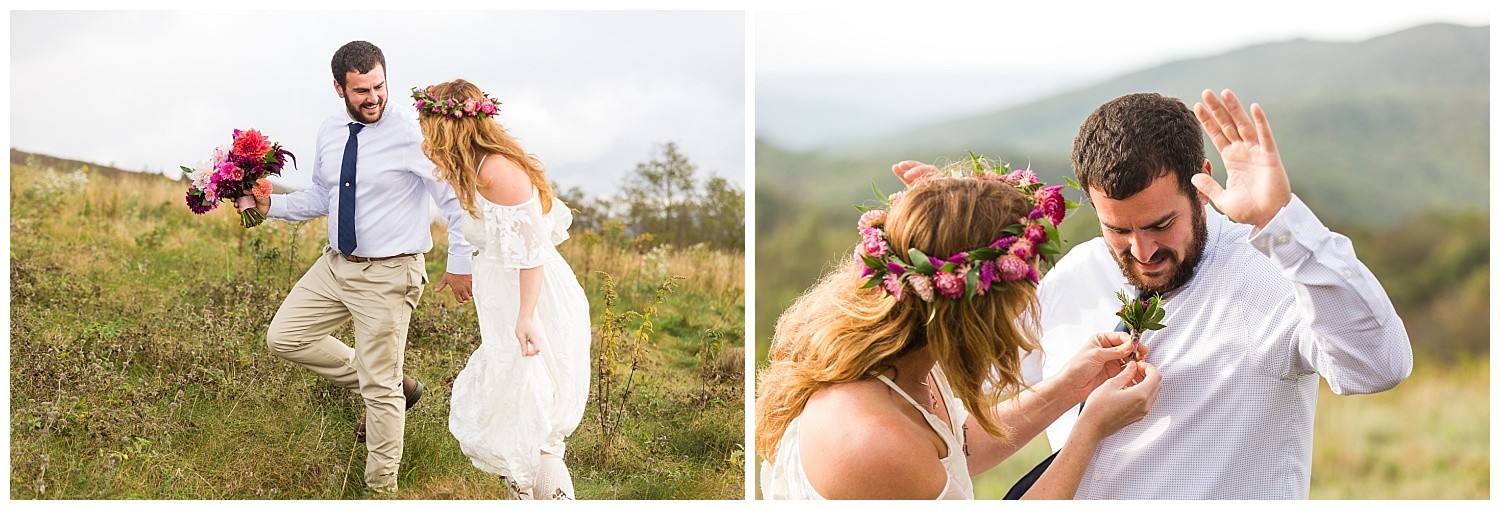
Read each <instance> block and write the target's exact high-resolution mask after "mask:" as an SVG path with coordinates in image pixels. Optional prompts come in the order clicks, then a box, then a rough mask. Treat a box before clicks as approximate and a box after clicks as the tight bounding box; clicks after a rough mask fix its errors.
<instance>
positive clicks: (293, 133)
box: [10, 10, 745, 194]
mask: <svg viewBox="0 0 1500 510" xmlns="http://www.w3.org/2000/svg"><path fill="white" fill-rule="evenodd" d="M10 21H11V48H12V52H11V145H12V146H13V147H16V148H18V149H21V150H26V151H32V152H41V153H45V154H51V155H56V156H60V157H67V158H74V159H82V160H86V161H93V162H96V163H102V164H115V165H117V166H121V167H124V168H127V169H137V170H138V169H150V170H153V171H163V170H167V172H165V173H171V172H175V171H176V168H177V166H178V165H191V164H192V163H194V162H195V161H197V160H199V159H202V158H204V157H207V155H208V153H209V152H210V151H211V150H212V148H213V147H215V146H218V145H222V144H224V143H225V142H227V140H228V138H229V135H230V131H231V130H232V129H235V128H248V127H254V128H257V129H260V130H261V131H263V132H265V133H267V134H268V135H269V136H271V137H272V138H273V139H274V140H277V141H280V142H281V143H282V144H283V145H284V146H285V147H287V148H288V149H290V150H292V151H293V152H294V153H297V154H299V155H301V154H308V157H305V158H304V163H307V162H309V161H310V155H311V152H310V151H311V147H312V144H313V137H314V135H315V133H316V128H317V126H318V124H319V123H320V122H321V121H322V119H323V118H325V117H326V116H328V115H331V114H336V113H338V112H339V111H341V109H342V104H341V102H340V100H339V98H338V96H337V95H335V93H334V91H333V85H332V75H331V74H330V71H329V68H328V61H329V58H330V57H331V56H332V54H333V52H334V50H336V49H337V48H338V47H339V46H340V45H342V44H343V43H345V42H348V41H350V40H356V39H362V40H368V41H371V42H374V43H375V44H377V45H379V46H380V47H381V48H382V50H383V51H384V52H385V55H386V60H387V63H388V71H389V72H388V78H389V84H390V86H391V91H390V94H391V96H390V107H392V108H407V107H410V104H411V99H410V97H409V96H408V93H407V90H408V89H409V88H410V87H412V86H418V85H429V84H433V83H438V82H442V81H448V80H451V79H455V78H460V77H461V78H464V79H467V80H469V81H472V82H474V83H476V84H478V85H480V87H482V88H484V89H485V90H486V92H488V93H490V95H491V96H494V97H496V98H498V99H500V100H501V101H502V102H503V103H504V105H503V106H502V110H503V111H502V114H501V117H500V119H501V121H502V122H505V123H506V125H507V126H508V127H510V128H511V129H512V131H513V132H515V133H516V134H517V135H518V137H520V138H521V139H522V142H523V143H524V144H525V145H526V147H527V148H528V150H531V151H533V152H536V153H538V154H539V155H542V156H543V157H544V161H547V162H548V163H549V165H551V164H553V162H556V164H557V165H561V166H564V167H567V168H570V169H587V170H586V171H580V170H573V171H569V172H560V174H559V175H555V176H554V179H555V180H560V181H561V180H562V179H563V178H564V177H566V178H569V179H573V180H575V181H576V182H561V184H563V185H565V186H575V185H576V186H580V187H582V188H584V189H585V190H586V191H587V192H589V193H590V194H607V193H610V192H612V189H611V187H612V186H613V184H615V183H616V182H618V180H619V177H620V176H623V175H624V174H625V173H626V172H628V171H630V170H631V169H633V168H634V163H635V161H634V160H632V161H621V160H619V157H618V155H619V154H629V153H635V154H638V155H639V156H638V157H637V160H638V159H641V158H644V157H645V155H646V154H647V153H648V150H649V147H650V144H651V143H656V142H663V141H667V140H673V139H683V138H686V137H685V136H684V135H683V134H682V133H684V132H686V133H695V134H703V135H702V140H699V141H698V142H697V143H694V144H686V143H685V144H684V150H685V151H686V153H687V154H688V156H689V157H690V158H692V159H694V160H695V161H715V162H719V164H722V165H725V167H724V168H723V172H722V173H723V175H725V176H726V177H730V178H731V179H733V180H735V181H736V182H741V183H743V181H744V174H745V171H744V161H745V148H744V119H745V113H744V101H743V87H744V80H745V76H744V58H745V57H744V54H745V52H744V44H745V33H744V21H743V15H742V14H741V13H738V12H652V11H639V12H637V11H616V12H609V11H550V12H549V11H520V12H502V11H468V12H458V11H420V10H413V11H385V12H378V11H377V12H366V11H342V12H340V11H249V12H231V11H12V12H11V13H10ZM663 105H671V106H675V108H669V107H666V106H663ZM697 112H715V115H699V114H697ZM708 137H718V138H720V139H722V140H718V139H709V138H708ZM310 174H311V166H310V163H309V164H306V165H303V168H301V169H300V171H297V170H288V171H287V175H286V179H285V182H288V183H290V184H293V185H306V183H310V182H311V178H310ZM564 174H566V175H564Z"/></svg>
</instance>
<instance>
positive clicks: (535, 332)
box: [516, 319, 542, 356]
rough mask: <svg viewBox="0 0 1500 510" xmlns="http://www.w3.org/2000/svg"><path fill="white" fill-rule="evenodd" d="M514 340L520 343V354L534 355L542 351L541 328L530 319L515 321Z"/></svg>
mask: <svg viewBox="0 0 1500 510" xmlns="http://www.w3.org/2000/svg"><path fill="white" fill-rule="evenodd" d="M516 341H518V342H520V343H521V355H522V356H535V355H536V354H537V353H539V352H542V330H541V328H538V327H537V326H536V324H534V323H532V322H531V321H530V320H526V319H523V320H519V321H516Z"/></svg>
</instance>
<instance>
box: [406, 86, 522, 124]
mask: <svg viewBox="0 0 1500 510" xmlns="http://www.w3.org/2000/svg"><path fill="white" fill-rule="evenodd" d="M479 94H480V95H482V96H484V99H465V100H462V101H460V100H458V99H433V98H432V94H431V92H429V91H428V89H425V88H422V89H419V88H416V87H412V88H411V98H412V99H415V100H417V111H418V112H421V113H429V114H432V115H442V116H445V117H453V118H463V117H465V116H468V117H480V118H486V117H489V116H491V115H494V114H496V113H499V112H500V102H499V101H496V100H494V99H491V98H490V95H489V94H485V93H483V92H480V93H479Z"/></svg>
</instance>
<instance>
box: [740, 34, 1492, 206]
mask: <svg viewBox="0 0 1500 510" xmlns="http://www.w3.org/2000/svg"><path fill="white" fill-rule="evenodd" d="M1489 61H1490V57H1489V27H1488V26H1483V27H1465V26H1458V25H1451V24H1431V25H1423V26H1419V27H1415V28H1411V29H1408V30H1404V31H1401V32H1397V33H1393V34H1390V35H1386V36H1382V37H1377V38H1374V39H1370V40H1367V41H1362V42H1355V43H1341V42H1318V41H1308V40H1292V41H1286V42H1278V43H1270V44H1262V45H1257V46H1251V47H1247V48H1243V49H1239V50H1235V51H1230V52H1227V53H1224V54H1221V55H1216V56H1211V57H1203V58H1197V59H1191V60H1183V61H1178V62H1172V63H1168V64H1164V65H1160V66H1157V67H1153V68H1150V69H1145V70H1141V71H1138V72H1135V73H1130V74H1127V75H1123V76H1119V77H1117V78H1114V79H1110V80H1108V81H1105V82H1103V83H1099V84H1097V85H1093V86H1089V87H1086V88H1082V89H1079V90H1073V91H1067V92H1063V93H1060V94H1058V95H1056V96H1052V97H1050V98H1047V99H1044V100H1040V101H1036V102H1033V103H1030V104H1026V105H1021V106H1017V107H1013V108H1007V109H1004V110H999V111H992V112H982V113H976V114H975V115H973V116H970V117H965V118H959V119H953V120H950V121H947V122H941V123H937V124H932V125H927V126H920V127H916V128H915V129H912V130H910V131H908V132H905V133H902V134H899V135H895V136H891V137H884V138H878V139H872V140H866V141H862V142H857V143H851V144H846V145H841V146H837V147H829V148H826V149H825V150H823V151H822V153H821V154H778V153H779V152H780V151H778V150H776V149H775V148H773V147H763V145H764V144H762V143H758V144H757V150H756V156H757V164H756V179H757V189H758V190H759V189H765V188H766V187H768V186H769V187H770V188H771V189H772V190H773V191H777V192H780V191H787V190H788V189H787V188H786V187H785V186H784V185H785V184H792V180H793V179H796V182H795V185H796V187H795V188H791V190H795V191H798V193H797V194H801V195H807V196H817V197H819V199H820V200H827V201H829V202H839V203H845V202H848V200H847V199H844V200H840V199H839V198H847V197H848V196H849V195H833V194H830V195H828V196H823V195H821V193H822V192H829V193H833V192H835V190H838V191H845V190H848V191H849V192H851V193H854V195H853V197H854V198H855V199H858V198H860V197H863V196H866V195H868V190H866V189H863V188H862V187H860V186H850V185H849V184H848V182H847V179H848V178H849V175H850V173H851V172H852V173H854V174H856V175H859V177H858V179H856V180H858V181H861V182H862V181H863V180H866V179H868V177H865V176H867V175H880V176H882V177H883V176H884V174H885V173H887V171H886V168H888V167H889V165H890V164H891V163H894V162H896V161H900V160H903V159H921V160H932V159H935V158H941V157H949V158H956V157H960V156H962V155H963V154H964V151H966V150H973V151H976V152H984V153H987V154H995V155H999V156H1000V157H1002V158H1004V159H1006V160H1008V161H1011V162H1012V163H1021V164H1025V163H1027V162H1030V163H1031V165H1032V168H1033V169H1035V170H1037V171H1038V173H1039V174H1040V175H1042V176H1043V177H1044V178H1046V179H1047V180H1049V181H1057V180H1060V176H1062V175H1064V174H1065V173H1067V174H1071V171H1070V170H1069V169H1068V163H1067V161H1068V152H1069V150H1070V149H1071V147H1072V140H1073V135H1074V134H1075V133H1076V131H1077V129H1078V125H1079V123H1080V122H1082V120H1083V118H1084V117H1086V116H1087V115H1088V113H1089V112H1090V111H1092V110H1093V109H1094V108H1095V107H1097V106H1098V105H1100V104H1102V103H1103V102H1105V101H1108V100H1110V99H1112V98H1115V97H1118V96H1120V95H1123V94H1127V93H1131V92H1141V91H1154V92H1161V93H1163V94H1167V95H1171V96H1175V97H1179V98H1182V99H1183V101H1184V102H1186V103H1188V104H1189V105H1191V104H1192V103H1194V102H1196V101H1197V100H1198V98H1199V96H1200V94H1201V92H1202V91H1203V89H1205V88H1213V89H1216V90H1217V89H1222V88H1232V89H1234V90H1235V92H1236V93H1238V94H1239V95H1240V97H1241V98H1243V99H1245V100H1246V101H1251V102H1258V103H1260V104H1261V105H1262V106H1263V107H1265V109H1266V113H1267V115H1268V116H1269V118H1270V119H1271V123H1272V126H1273V127H1274V128H1275V133H1276V139H1277V142H1278V144H1279V146H1280V148H1281V150H1282V156H1283V159H1284V161H1285V162H1286V164H1287V167H1288V170H1289V171H1290V172H1291V177H1292V185H1293V189H1294V190H1295V191H1297V192H1298V194H1300V195H1301V196H1302V197H1303V198H1304V199H1306V200H1307V202H1308V203H1310V204H1312V205H1313V206H1314V207H1315V208H1316V210H1317V211H1318V212H1319V213H1320V214H1321V215H1323V216H1324V217H1325V219H1328V220H1333V221H1340V222H1342V221H1348V222H1354V223H1360V224H1364V225H1369V226H1378V225H1382V224H1387V225H1388V224H1391V223H1393V222H1397V221H1401V220H1403V219H1406V218H1408V217H1410V216H1411V215H1413V214H1417V213H1419V212H1422V211H1427V210H1434V209H1436V210H1460V209H1476V208H1477V209H1480V210H1488V205H1489V201H1488V197H1489V191H1488V190H1489V175H1488V165H1489ZM1213 152H1214V151H1213V150H1212V148H1211V147H1210V150H1209V153H1210V158H1211V159H1213V161H1214V164H1215V167H1216V170H1217V171H1220V172H1222V165H1221V163H1220V162H1219V160H1218V158H1217V154H1214V153H1213ZM1413 176H1416V177H1418V178H1413ZM1219 178H1220V180H1221V181H1222V180H1223V174H1222V173H1220V174H1219ZM886 182H888V183H894V180H888V181H886Z"/></svg>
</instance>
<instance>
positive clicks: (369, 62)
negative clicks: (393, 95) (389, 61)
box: [331, 41, 385, 87]
mask: <svg viewBox="0 0 1500 510" xmlns="http://www.w3.org/2000/svg"><path fill="white" fill-rule="evenodd" d="M375 64H380V67H381V68H385V54H384V53H381V52H380V48H378V47H376V46H375V45H373V44H370V43H368V42H365V41H352V42H350V43H349V44H345V45H343V46H341V47H339V50H338V51H335V52H333V62H332V66H331V67H333V79H334V80H335V81H338V82H339V86H340V87H343V86H345V85H347V83H345V80H344V75H345V74H347V73H349V72H350V71H353V72H354V74H365V73H368V72H370V70H371V69H374V68H375Z"/></svg>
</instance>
